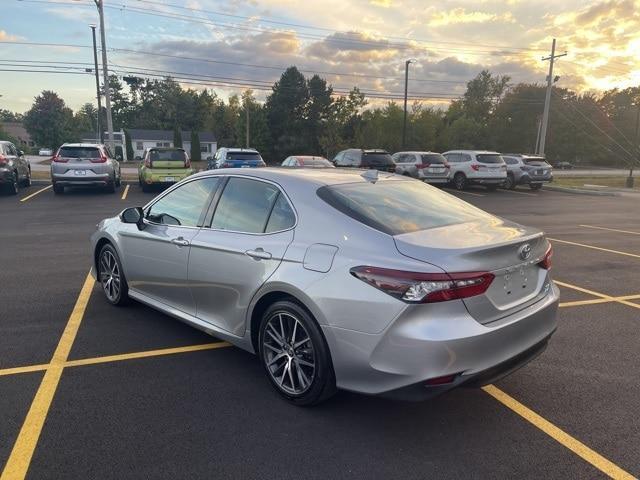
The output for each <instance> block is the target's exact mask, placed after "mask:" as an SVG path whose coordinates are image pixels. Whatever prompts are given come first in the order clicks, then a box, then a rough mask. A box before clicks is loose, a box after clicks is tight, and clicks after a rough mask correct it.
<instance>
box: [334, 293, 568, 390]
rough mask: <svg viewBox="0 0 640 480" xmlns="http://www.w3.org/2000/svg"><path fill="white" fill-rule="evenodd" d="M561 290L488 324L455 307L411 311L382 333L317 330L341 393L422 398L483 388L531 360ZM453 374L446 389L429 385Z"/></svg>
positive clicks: (549, 328) (552, 324)
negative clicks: (322, 334)
mask: <svg viewBox="0 0 640 480" xmlns="http://www.w3.org/2000/svg"><path fill="white" fill-rule="evenodd" d="M558 298H559V291H558V288H557V287H556V286H555V285H551V287H550V288H549V293H548V294H547V295H546V296H545V297H543V298H542V299H541V300H540V301H538V302H536V303H535V304H533V305H530V306H528V307H526V308H524V309H523V310H520V311H519V312H517V313H514V314H512V315H509V316H507V317H504V318H502V319H500V320H498V321H496V322H493V323H491V324H487V325H482V324H480V323H479V322H477V321H476V320H475V319H474V318H473V317H471V316H470V314H469V313H468V311H467V310H466V308H465V307H464V304H463V303H462V302H461V301H449V302H441V303H435V304H430V305H411V306H408V307H407V308H406V309H404V310H403V312H402V313H400V315H399V316H398V317H397V318H396V319H395V320H394V321H393V322H392V323H391V325H390V326H389V327H387V329H386V330H385V331H383V332H382V333H380V334H364V333H360V332H355V331H352V330H346V329H340V328H336V327H330V326H323V330H324V331H325V337H326V338H327V343H328V344H329V348H330V350H331V355H332V359H333V363H334V369H335V373H336V381H337V384H338V386H339V387H340V388H343V389H346V390H352V391H356V392H360V393H365V394H371V395H384V396H390V397H395V398H404V399H412V400H420V399H427V398H430V397H433V396H436V395H439V394H441V393H443V392H445V391H447V390H451V389H452V388H455V387H458V386H461V385H463V384H464V385H483V384H486V383H490V382H491V381H493V380H494V379H496V378H499V377H500V376H503V375H506V374H508V373H511V372H512V371H514V370H515V369H517V368H520V367H521V366H523V365H524V364H526V363H527V362H529V361H530V360H532V359H533V358H535V356H537V355H538V354H539V353H540V352H541V351H542V350H544V347H545V345H546V342H547V340H548V339H549V337H550V336H551V335H552V334H553V332H554V331H555V329H556V325H557V322H556V311H557V308H558ZM445 376H452V377H451V379H450V380H449V381H447V383H446V384H442V385H433V384H431V382H433V381H434V379H438V378H441V377H445Z"/></svg>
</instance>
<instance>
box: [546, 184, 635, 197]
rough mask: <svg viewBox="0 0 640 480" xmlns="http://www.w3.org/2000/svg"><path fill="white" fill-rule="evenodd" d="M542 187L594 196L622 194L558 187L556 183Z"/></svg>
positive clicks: (619, 194) (618, 194)
mask: <svg viewBox="0 0 640 480" xmlns="http://www.w3.org/2000/svg"><path fill="white" fill-rule="evenodd" d="M542 189H543V190H551V191H555V192H564V193H573V194H575V195H591V196H593V197H619V196H621V195H622V194H621V193H619V192H601V191H597V190H585V189H581V188H569V187H558V186H555V185H545V186H543V187H542Z"/></svg>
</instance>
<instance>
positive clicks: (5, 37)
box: [0, 30, 22, 42]
mask: <svg viewBox="0 0 640 480" xmlns="http://www.w3.org/2000/svg"><path fill="white" fill-rule="evenodd" d="M19 40H22V37H19V36H17V35H10V34H8V33H7V32H6V31H4V30H0V41H3V42H17V41H19Z"/></svg>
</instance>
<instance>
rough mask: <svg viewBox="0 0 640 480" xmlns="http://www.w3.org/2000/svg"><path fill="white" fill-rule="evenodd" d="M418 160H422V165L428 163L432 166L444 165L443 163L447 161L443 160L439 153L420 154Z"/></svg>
mask: <svg viewBox="0 0 640 480" xmlns="http://www.w3.org/2000/svg"><path fill="white" fill-rule="evenodd" d="M420 158H421V159H422V163H428V164H430V165H433V164H442V165H444V164H445V163H447V159H446V158H444V157H443V156H442V155H441V154H439V153H422V154H421V155H420Z"/></svg>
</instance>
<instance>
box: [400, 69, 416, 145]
mask: <svg viewBox="0 0 640 480" xmlns="http://www.w3.org/2000/svg"><path fill="white" fill-rule="evenodd" d="M410 63H415V60H414V59H413V58H410V59H409V60H407V61H406V62H404V118H403V120H402V147H403V148H404V147H405V146H406V144H407V90H408V87H409V64H410Z"/></svg>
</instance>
